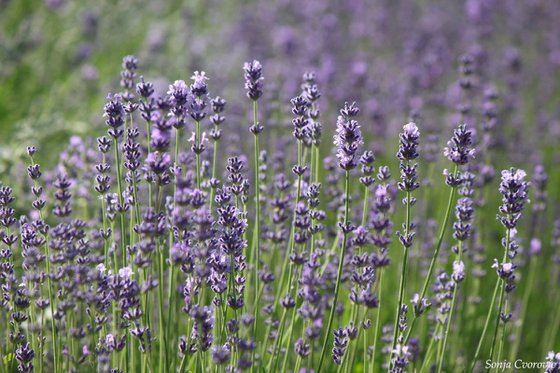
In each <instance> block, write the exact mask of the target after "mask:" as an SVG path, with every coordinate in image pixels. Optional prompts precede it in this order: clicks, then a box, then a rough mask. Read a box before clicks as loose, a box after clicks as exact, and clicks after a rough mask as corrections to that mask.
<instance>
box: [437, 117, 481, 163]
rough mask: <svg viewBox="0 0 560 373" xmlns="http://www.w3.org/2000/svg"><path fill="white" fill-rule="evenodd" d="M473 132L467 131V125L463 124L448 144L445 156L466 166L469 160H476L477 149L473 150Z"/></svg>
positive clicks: (444, 152)
mask: <svg viewBox="0 0 560 373" xmlns="http://www.w3.org/2000/svg"><path fill="white" fill-rule="evenodd" d="M472 137H473V136H472V131H471V130H468V129H467V125H466V124H461V125H459V127H457V129H455V131H453V137H452V138H451V140H450V141H448V142H447V147H446V148H445V149H444V150H443V154H444V155H445V156H446V157H447V158H448V159H449V160H450V161H451V162H453V163H455V164H458V165H465V164H467V163H468V162H469V159H471V158H474V154H475V149H474V148H472V144H473V138H472Z"/></svg>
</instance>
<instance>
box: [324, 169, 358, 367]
mask: <svg viewBox="0 0 560 373" xmlns="http://www.w3.org/2000/svg"><path fill="white" fill-rule="evenodd" d="M349 202H350V171H349V170H346V171H345V175H344V223H343V224H344V225H345V226H347V225H348V222H349V205H350V203H349ZM347 238H348V233H346V232H345V231H343V232H342V247H341V250H340V256H339V258H338V271H337V273H336V285H335V288H334V297H333V301H332V305H331V310H330V313H329V321H328V323H327V329H326V333H325V341H324V342H323V348H322V350H321V357H320V358H319V365H318V368H317V372H321V368H322V366H323V361H324V359H325V354H326V352H327V350H328V347H327V346H328V343H329V339H330V338H329V337H330V334H331V329H332V324H333V321H334V314H335V312H336V302H337V301H338V293H339V291H340V286H341V281H340V279H341V277H342V268H343V266H344V256H345V255H346V241H347Z"/></svg>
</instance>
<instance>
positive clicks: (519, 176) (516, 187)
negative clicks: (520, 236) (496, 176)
mask: <svg viewBox="0 0 560 373" xmlns="http://www.w3.org/2000/svg"><path fill="white" fill-rule="evenodd" d="M526 176H527V174H526V173H525V171H523V170H518V169H515V168H511V169H509V170H503V171H502V181H501V183H500V188H499V190H500V193H501V194H502V205H501V206H500V208H499V210H500V213H501V214H502V215H498V220H500V222H501V223H502V224H503V225H504V227H506V228H507V229H513V228H515V227H516V226H517V222H518V221H519V218H520V217H521V212H522V211H523V207H524V206H525V203H526V202H527V201H528V190H529V182H527V181H525V177H526Z"/></svg>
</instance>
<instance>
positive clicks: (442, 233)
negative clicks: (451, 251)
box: [404, 165, 459, 343]
mask: <svg viewBox="0 0 560 373" xmlns="http://www.w3.org/2000/svg"><path fill="white" fill-rule="evenodd" d="M458 172H459V166H458V165H455V168H454V170H453V176H454V177H457V173H458ZM456 189H457V188H455V187H451V191H450V192H449V198H448V200H447V208H446V210H445V217H444V218H443V223H442V226H441V230H440V232H439V236H438V240H437V244H436V247H435V250H434V255H433V256H432V260H431V261H430V267H429V268H428V273H427V275H426V279H425V280H424V285H423V286H422V292H421V293H420V299H423V298H424V297H425V296H426V292H427V291H428V287H429V286H430V281H431V280H432V274H433V272H434V269H435V266H436V262H437V258H438V256H439V250H440V249H441V245H442V243H443V238H444V237H445V232H446V230H447V223H448V221H449V216H450V215H451V208H452V206H453V200H454V198H455V192H456ZM418 317H419V316H416V315H415V316H414V317H413V318H412V322H411V323H410V327H409V328H408V332H407V334H406V338H405V340H404V341H405V343H406V342H408V339H409V338H410V336H411V334H412V331H413V330H414V325H415V324H416V320H417V319H418Z"/></svg>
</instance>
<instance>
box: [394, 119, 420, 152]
mask: <svg viewBox="0 0 560 373" xmlns="http://www.w3.org/2000/svg"><path fill="white" fill-rule="evenodd" d="M419 139H420V131H419V130H418V126H416V123H414V122H409V123H407V124H405V125H404V126H403V132H401V133H400V135H399V141H400V142H399V151H398V152H397V158H398V159H399V160H400V161H411V160H414V159H416V158H418V151H417V150H418V143H419Z"/></svg>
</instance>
